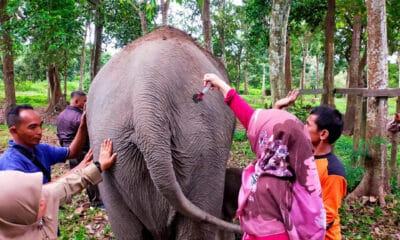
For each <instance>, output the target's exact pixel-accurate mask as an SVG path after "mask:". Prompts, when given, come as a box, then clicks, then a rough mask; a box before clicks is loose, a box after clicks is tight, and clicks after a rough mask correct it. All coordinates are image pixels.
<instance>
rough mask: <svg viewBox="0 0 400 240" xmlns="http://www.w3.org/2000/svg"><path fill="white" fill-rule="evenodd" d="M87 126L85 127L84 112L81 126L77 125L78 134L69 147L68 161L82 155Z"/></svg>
mask: <svg viewBox="0 0 400 240" xmlns="http://www.w3.org/2000/svg"><path fill="white" fill-rule="evenodd" d="M87 135H88V133H87V125H86V111H84V112H83V114H82V118H81V124H80V125H79V128H78V132H77V133H76V136H75V138H74V140H73V141H72V143H71V145H69V153H68V157H67V158H68V159H70V158H77V157H79V155H80V154H81V153H82V149H83V146H85V143H86V140H87Z"/></svg>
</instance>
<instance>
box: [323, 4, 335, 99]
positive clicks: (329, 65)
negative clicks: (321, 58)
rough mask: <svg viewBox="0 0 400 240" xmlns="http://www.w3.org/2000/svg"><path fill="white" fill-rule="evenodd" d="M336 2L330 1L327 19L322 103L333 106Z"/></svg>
mask: <svg viewBox="0 0 400 240" xmlns="http://www.w3.org/2000/svg"><path fill="white" fill-rule="evenodd" d="M335 5H336V1H335V0H328V10H327V12H326V17H325V66H324V82H323V88H324V90H325V91H326V93H325V94H323V95H322V103H323V104H328V105H331V106H333V105H334V104H335V103H334V97H333V87H334V85H333V81H334V72H333V71H334V69H333V67H334V55H335V46H334V35H335Z"/></svg>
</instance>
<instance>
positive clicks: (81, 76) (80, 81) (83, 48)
mask: <svg viewBox="0 0 400 240" xmlns="http://www.w3.org/2000/svg"><path fill="white" fill-rule="evenodd" d="M88 29H89V21H86V25H85V34H84V36H83V39H82V50H81V62H80V65H81V66H80V68H79V90H82V89H83V78H84V77H85V50H86V36H87V31H88Z"/></svg>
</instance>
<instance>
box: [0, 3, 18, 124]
mask: <svg viewBox="0 0 400 240" xmlns="http://www.w3.org/2000/svg"><path fill="white" fill-rule="evenodd" d="M6 7H7V0H2V1H0V25H1V26H7V24H6V23H8V22H9V20H10V16H9V15H7V12H6ZM0 46H1V52H2V53H3V57H2V58H1V60H2V64H3V75H4V90H5V97H6V99H5V100H6V101H5V104H4V110H5V111H4V113H5V115H7V113H8V111H9V110H10V108H12V107H13V106H15V104H16V99H15V86H14V53H13V40H12V38H11V32H10V29H9V28H8V27H5V28H3V32H2V44H0ZM4 117H5V118H4V119H6V116H4Z"/></svg>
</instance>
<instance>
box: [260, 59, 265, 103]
mask: <svg viewBox="0 0 400 240" xmlns="http://www.w3.org/2000/svg"><path fill="white" fill-rule="evenodd" d="M261 66H262V68H263V75H262V83H261V96H262V97H265V64H264V63H263V64H262V65H261Z"/></svg>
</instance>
